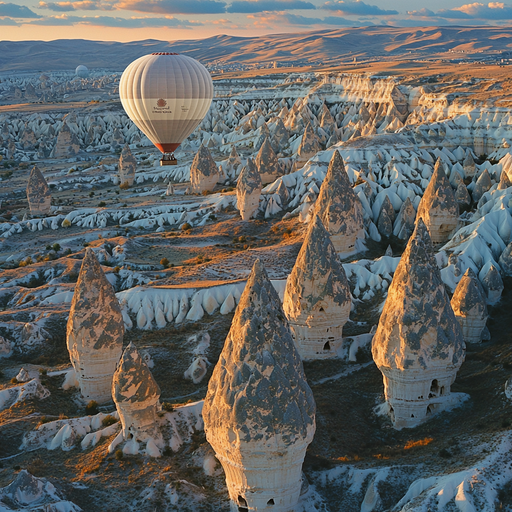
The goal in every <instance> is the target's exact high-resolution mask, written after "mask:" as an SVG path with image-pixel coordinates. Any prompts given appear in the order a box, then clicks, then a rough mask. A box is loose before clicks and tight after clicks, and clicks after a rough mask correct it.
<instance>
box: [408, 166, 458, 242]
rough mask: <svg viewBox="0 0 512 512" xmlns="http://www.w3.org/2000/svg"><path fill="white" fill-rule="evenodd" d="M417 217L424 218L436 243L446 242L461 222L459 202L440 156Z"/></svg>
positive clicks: (419, 206)
mask: <svg viewBox="0 0 512 512" xmlns="http://www.w3.org/2000/svg"><path fill="white" fill-rule="evenodd" d="M417 219H423V222H424V223H425V226H427V229H428V231H429V233H430V237H431V239H432V242H433V243H435V244H437V243H443V242H446V241H447V240H448V239H449V238H450V235H451V234H452V233H453V231H454V230H455V228H456V227H457V224H458V222H459V204H458V203H457V200H456V199H455V195H454V193H453V190H452V187H451V185H450V182H449V181H448V178H447V177H446V174H445V172H444V169H443V165H442V164H441V159H440V158H438V159H437V162H436V165H435V167H434V173H433V174H432V177H431V178H430V183H429V184H428V186H427V188H426V189H425V193H424V194H423V197H422V198H421V201H420V204H419V205H418V214H417Z"/></svg>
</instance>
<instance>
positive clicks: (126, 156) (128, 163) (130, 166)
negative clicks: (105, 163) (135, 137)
mask: <svg viewBox="0 0 512 512" xmlns="http://www.w3.org/2000/svg"><path fill="white" fill-rule="evenodd" d="M136 169H137V160H135V157H134V156H133V154H132V152H131V149H130V146H129V145H128V144H126V145H125V146H124V148H123V151H121V156H120V157H119V184H120V185H124V184H127V185H129V186H131V185H133V182H134V181H135V171H136Z"/></svg>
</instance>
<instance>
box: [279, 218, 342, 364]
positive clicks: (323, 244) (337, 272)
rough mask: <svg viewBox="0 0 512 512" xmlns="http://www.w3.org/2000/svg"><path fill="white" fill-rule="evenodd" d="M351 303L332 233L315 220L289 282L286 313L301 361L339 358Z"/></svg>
mask: <svg viewBox="0 0 512 512" xmlns="http://www.w3.org/2000/svg"><path fill="white" fill-rule="evenodd" d="M351 305H352V299H351V295H350V288H349V285H348V281H347V276H346V275H345V270H344V269H343V265H342V264H341V263H340V261H339V259H338V255H337V254H336V249H335V248H334V246H333V244H332V242H331V239H330V238H329V233H327V231H326V229H325V228H324V226H323V224H322V221H321V220H320V218H319V217H318V216H315V217H314V219H313V220H312V221H311V223H310V225H309V227H308V231H307V234H306V238H305V240H304V243H303V244H302V248H301V250H300V252H299V255H298V256H297V261H296V262H295V266H294V267H293V270H292V272H291V274H290V276H289V277H288V281H287V282H286V290H285V292H284V300H283V310H284V312H285V315H286V316H287V318H288V322H289V323H290V328H291V331H292V334H293V337H294V339H295V343H296V344H297V348H298V350H299V354H300V355H301V357H302V359H327V358H329V357H336V355H337V353H336V351H337V349H338V348H339V347H340V346H341V343H342V331H343V326H344V325H345V323H346V322H347V320H348V318H349V315H350V308H351Z"/></svg>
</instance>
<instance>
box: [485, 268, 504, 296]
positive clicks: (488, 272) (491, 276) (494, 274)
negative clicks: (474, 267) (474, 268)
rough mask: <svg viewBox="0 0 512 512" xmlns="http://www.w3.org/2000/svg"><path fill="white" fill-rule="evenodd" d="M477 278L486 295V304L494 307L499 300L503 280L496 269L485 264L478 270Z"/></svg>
mask: <svg viewBox="0 0 512 512" xmlns="http://www.w3.org/2000/svg"><path fill="white" fill-rule="evenodd" d="M479 277H480V281H481V282H482V286H483V288H484V290H485V293H486V294H487V297H486V299H487V304H489V305H490V306H494V305H495V304H496V303H497V302H499V300H500V299H501V294H502V292H503V289H504V285H503V279H502V278H501V276H500V273H499V272H498V269H497V268H496V267H495V266H494V265H493V264H486V265H484V266H483V268H482V269H481V270H480V273H479Z"/></svg>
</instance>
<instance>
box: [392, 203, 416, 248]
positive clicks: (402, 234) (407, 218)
mask: <svg viewBox="0 0 512 512" xmlns="http://www.w3.org/2000/svg"><path fill="white" fill-rule="evenodd" d="M415 220H416V210H415V209H414V206H413V204H412V202H411V198H410V197H406V198H405V201H404V202H403V203H402V206H401V207H400V211H399V212H398V215H397V217H396V220H395V225H394V227H393V234H394V235H395V236H397V237H398V238H400V239H401V240H408V239H409V237H410V236H411V234H412V232H413V231H414V221H415Z"/></svg>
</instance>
